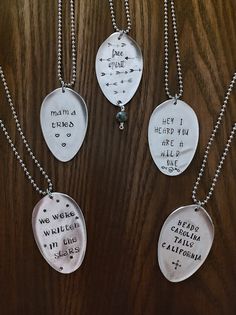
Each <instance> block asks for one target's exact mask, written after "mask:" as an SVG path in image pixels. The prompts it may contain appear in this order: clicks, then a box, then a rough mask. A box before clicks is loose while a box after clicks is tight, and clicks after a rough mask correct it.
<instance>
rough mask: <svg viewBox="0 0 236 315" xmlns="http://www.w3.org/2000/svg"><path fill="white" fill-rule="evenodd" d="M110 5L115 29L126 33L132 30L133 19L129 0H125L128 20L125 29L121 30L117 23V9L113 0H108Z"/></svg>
mask: <svg viewBox="0 0 236 315" xmlns="http://www.w3.org/2000/svg"><path fill="white" fill-rule="evenodd" d="M108 1H109V5H110V12H111V21H112V25H113V27H114V29H115V30H116V31H117V32H123V33H125V34H128V33H129V31H130V30H131V19H130V10H129V0H124V5H125V14H126V20H127V28H126V29H125V30H121V29H120V28H119V27H118V26H117V24H116V16H115V10H114V4H113V0H108Z"/></svg>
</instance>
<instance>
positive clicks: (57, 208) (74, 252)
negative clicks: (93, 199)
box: [32, 192, 87, 273]
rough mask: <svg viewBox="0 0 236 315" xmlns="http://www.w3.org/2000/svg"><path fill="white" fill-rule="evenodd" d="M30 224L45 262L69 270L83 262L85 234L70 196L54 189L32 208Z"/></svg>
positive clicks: (81, 215) (56, 268)
mask: <svg viewBox="0 0 236 315" xmlns="http://www.w3.org/2000/svg"><path fill="white" fill-rule="evenodd" d="M32 227H33V232H34V238H35V241H36V243H37V245H38V248H39V250H40V252H41V254H42V256H43V257H44V259H45V260H46V261H47V262H48V264H49V265H50V266H51V267H52V268H54V269H55V270H57V271H58V272H61V273H71V272H73V271H75V270H76V269H78V268H79V267H80V265H81V264H82V262H83V259H84V255H85V251H86V245H87V233H86V225H85V221H84V217H83V214H82V211H81V209H80V207H79V206H78V205H77V203H76V202H75V201H74V200H73V199H72V198H71V197H69V196H67V195H65V194H62V193H58V192H54V193H52V194H51V195H50V196H49V195H47V196H45V197H43V198H42V199H41V200H40V201H39V202H38V203H37V205H36V206H35V207H34V210H33V214H32Z"/></svg>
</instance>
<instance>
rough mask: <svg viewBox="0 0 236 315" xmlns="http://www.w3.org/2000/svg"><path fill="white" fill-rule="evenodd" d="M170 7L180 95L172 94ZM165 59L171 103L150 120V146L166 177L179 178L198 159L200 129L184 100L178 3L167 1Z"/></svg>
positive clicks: (161, 106) (167, 90) (165, 5)
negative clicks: (196, 157)
mask: <svg viewBox="0 0 236 315" xmlns="http://www.w3.org/2000/svg"><path fill="white" fill-rule="evenodd" d="M169 3H170V7H171V18H172V26H173V34H174V46H175V55H176V68H177V76H178V85H179V92H178V93H176V94H171V93H170V89H169V62H168V60H169V19H168V4H169ZM164 55H165V58H164V61H165V62H164V63H165V91H166V95H167V96H168V98H169V99H168V100H167V101H165V102H163V103H161V104H160V105H158V106H157V107H156V108H155V109H154V111H153V113H152V115H151V117H150V121H149V126H148V142H149V149H150V152H151V156H152V158H153V160H154V162H155V164H156V166H157V167H158V168H159V170H160V171H161V172H162V173H163V174H165V175H169V176H176V175H179V174H181V173H182V172H184V171H185V170H186V168H187V167H188V166H189V164H190V163H191V161H192V159H193V157H194V154H195V152H196V148H197V144H198V139H199V126H198V119H197V116H196V114H195V112H194V111H193V109H192V108H191V107H190V106H189V105H188V104H187V103H185V102H183V101H182V100H180V98H181V96H182V95H183V80H182V70H181V63H180V52H179V43H178V32H177V23H176V14H175V6H174V0H164Z"/></svg>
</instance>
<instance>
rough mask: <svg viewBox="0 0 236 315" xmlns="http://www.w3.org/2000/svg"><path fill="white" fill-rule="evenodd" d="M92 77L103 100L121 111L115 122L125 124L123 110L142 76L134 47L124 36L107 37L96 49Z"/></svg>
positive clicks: (138, 57)
mask: <svg viewBox="0 0 236 315" xmlns="http://www.w3.org/2000/svg"><path fill="white" fill-rule="evenodd" d="M95 66H96V75H97V80H98V83H99V86H100V88H101V90H102V92H103V94H104V95H105V97H106V98H107V99H108V100H109V101H110V102H111V103H112V104H113V105H115V106H118V107H120V108H121V110H120V112H118V114H117V116H116V118H117V120H118V121H119V122H120V123H124V122H125V121H126V120H127V113H126V112H125V111H124V106H125V105H126V104H127V103H128V102H129V101H130V100H131V99H132V97H133V96H134V94H135V92H136V91H137V89H138V86H139V84H140V81H141V78H142V73H143V57H142V52H141V49H140V47H139V46H138V44H137V43H136V42H135V41H134V40H133V39H132V38H131V37H130V36H128V35H127V34H126V33H124V32H115V33H113V34H111V35H110V36H109V37H108V38H107V39H106V40H105V41H104V42H103V43H102V45H101V46H100V48H99V49H98V52H97V56H96V65H95Z"/></svg>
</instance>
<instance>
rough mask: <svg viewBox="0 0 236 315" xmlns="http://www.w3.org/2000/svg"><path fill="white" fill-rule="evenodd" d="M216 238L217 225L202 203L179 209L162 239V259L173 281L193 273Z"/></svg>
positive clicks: (167, 221) (160, 262)
mask: <svg viewBox="0 0 236 315" xmlns="http://www.w3.org/2000/svg"><path fill="white" fill-rule="evenodd" d="M213 239H214V225H213V223H212V220H211V218H210V216H209V214H208V213H207V212H206V210H205V209H204V208H202V207H200V206H198V205H189V206H184V207H180V208H178V209H176V210H175V211H174V212H172V213H171V214H170V215H169V216H168V217H167V219H166V221H165V222H164V224H163V226H162V229H161V232H160V236H159V241H158V263H159V266H160V269H161V272H162V273H163V275H164V276H165V277H166V279H168V280H169V281H171V282H180V281H183V280H185V279H187V278H189V277H190V276H192V275H193V274H194V273H195V272H196V271H197V270H198V269H199V268H200V267H201V266H202V264H203V263H204V261H205V259H206V258H207V256H208V254H209V252H210V249H211V246H212V243H213Z"/></svg>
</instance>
